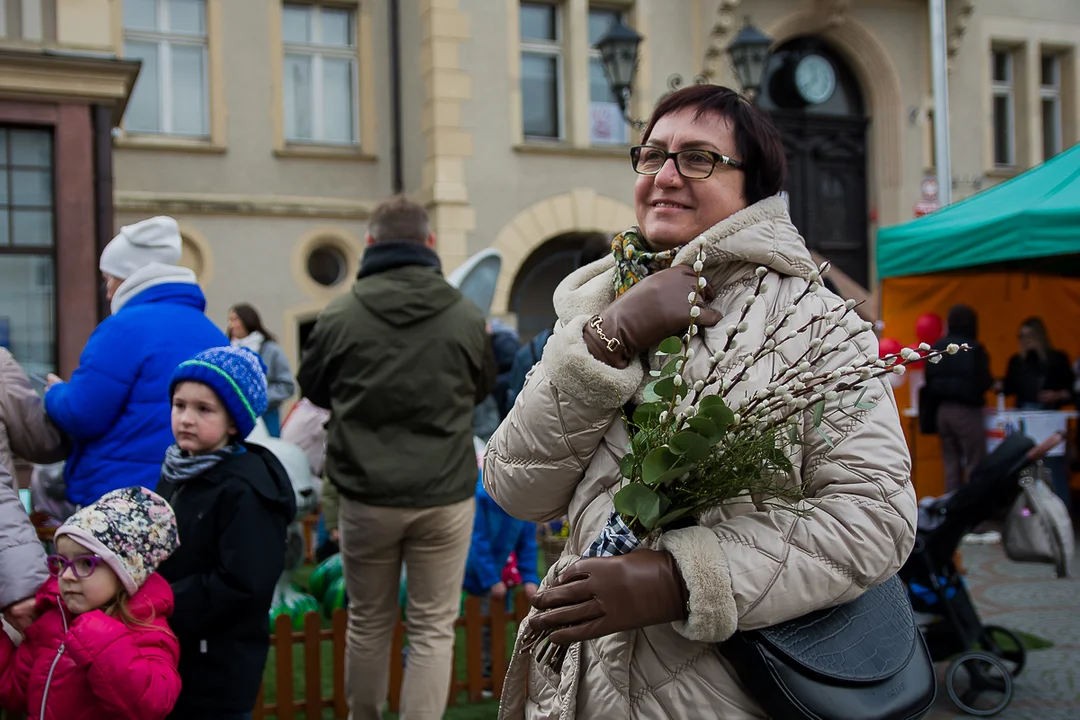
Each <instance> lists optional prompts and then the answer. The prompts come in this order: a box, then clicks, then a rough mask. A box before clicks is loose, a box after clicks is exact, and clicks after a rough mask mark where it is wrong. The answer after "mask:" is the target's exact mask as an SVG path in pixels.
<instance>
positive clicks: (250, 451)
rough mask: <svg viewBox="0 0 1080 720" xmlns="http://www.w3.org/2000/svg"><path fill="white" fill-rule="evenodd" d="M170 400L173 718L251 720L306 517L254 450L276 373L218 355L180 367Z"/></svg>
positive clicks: (281, 477)
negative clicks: (292, 527)
mask: <svg viewBox="0 0 1080 720" xmlns="http://www.w3.org/2000/svg"><path fill="white" fill-rule="evenodd" d="M169 393H170V396H171V399H172V429H173V435H174V436H175V438H176V444H175V445H172V446H171V447H170V448H169V449H168V451H167V452H166V456H165V463H164V464H163V465H162V472H161V482H160V483H159V485H158V492H159V493H160V494H161V495H162V496H163V497H165V498H166V499H167V500H169V502H170V503H172V506H173V508H174V509H175V511H176V520H177V526H178V530H179V534H180V538H181V541H180V542H181V544H180V547H179V549H178V550H177V551H176V552H175V553H174V554H173V555H172V557H170V558H169V559H168V561H166V562H165V563H163V564H162V565H161V568H160V570H159V572H160V573H161V575H162V576H163V577H164V578H165V579H166V580H168V581H169V583H170V584H171V585H172V589H173V594H174V595H175V597H176V610H175V611H174V613H173V616H172V619H171V621H170V625H171V627H172V629H173V632H175V633H176V635H177V637H178V638H179V639H180V679H181V681H182V683H183V689H182V691H181V693H180V699H179V701H178V702H177V704H176V709H175V711H174V712H173V714H172V715H170V716H169V717H170V718H174V719H176V720H181V719H186V718H193V719H194V718H199V719H200V720H225V719H226V718H228V719H229V720H233V719H235V720H240V719H241V718H250V717H251V711H252V709H253V708H254V706H255V698H256V695H257V694H258V691H259V685H260V683H261V682H262V674H263V667H264V665H265V664H266V656H267V653H268V651H269V648H270V636H269V630H268V621H267V617H268V612H269V610H270V603H271V601H272V599H273V593H274V587H275V585H276V584H277V581H278V579H279V578H280V576H281V573H282V572H283V570H284V563H285V534H286V528H287V527H288V524H289V523H290V522H292V519H293V516H294V515H295V514H296V500H295V496H294V494H293V488H292V484H291V482H290V481H289V477H288V475H287V474H286V472H285V469H284V468H283V467H282V465H281V463H280V462H278V460H277V459H276V458H275V457H274V456H273V455H272V454H271V453H270V451H269V450H266V449H265V448H262V447H259V446H257V445H249V444H247V443H244V442H243V438H245V437H247V435H248V434H249V433H250V432H251V431H252V429H253V428H254V427H255V422H256V420H257V419H258V418H259V416H260V415H261V414H262V413H263V412H265V411H266V404H267V398H266V375H265V370H264V369H263V365H262V361H261V360H260V359H259V356H258V355H256V354H255V353H253V352H251V351H250V350H248V349H246V348H232V347H220V348H212V349H210V350H207V351H205V352H202V353H199V354H198V355H196V356H195V357H194V358H192V359H191V360H188V361H186V362H183V363H181V364H180V366H179V367H177V369H176V371H175V372H174V373H173V376H172V379H171V381H170V383H169Z"/></svg>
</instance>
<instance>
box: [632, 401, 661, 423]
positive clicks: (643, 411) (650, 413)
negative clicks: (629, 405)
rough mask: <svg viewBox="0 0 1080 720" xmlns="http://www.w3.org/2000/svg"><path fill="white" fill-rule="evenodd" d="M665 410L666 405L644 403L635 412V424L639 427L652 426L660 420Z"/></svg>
mask: <svg viewBox="0 0 1080 720" xmlns="http://www.w3.org/2000/svg"><path fill="white" fill-rule="evenodd" d="M664 410H667V405H666V404H665V403H660V402H650V403H642V404H641V405H638V406H637V408H636V409H635V410H634V424H635V425H637V426H638V427H646V426H648V425H652V424H654V423H655V422H657V421H658V420H659V419H660V413H662V412H663V411H664Z"/></svg>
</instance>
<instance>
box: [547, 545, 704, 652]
mask: <svg viewBox="0 0 1080 720" xmlns="http://www.w3.org/2000/svg"><path fill="white" fill-rule="evenodd" d="M689 595H690V593H689V591H688V590H687V589H686V584H685V583H684V582H683V579H682V575H681V574H679V568H678V566H677V565H676V564H675V558H673V557H672V556H671V553H668V552H660V551H656V550H647V549H644V548H642V549H638V550H634V551H633V552H631V553H629V554H627V555H620V556H617V557H599V558H582V559H581V560H578V561H576V562H575V563H573V564H572V565H570V566H569V567H567V568H566V569H565V570H563V572H562V573H561V574H560V575H559V577H557V578H556V579H555V581H554V582H552V583H551V585H550V586H549V587H547V588H545V589H543V590H541V591H540V592H538V593H536V595H535V596H534V597H533V600H532V605H533V607H534V608H536V609H537V610H541V611H543V612H540V613H538V614H536V615H534V616H532V617H531V618H529V627H530V628H531V629H532V630H534V631H536V632H542V631H545V630H554V631H555V632H553V633H552V634H551V638H550V639H551V641H552V642H553V643H555V644H556V645H570V644H571V643H576V642H581V641H582V640H591V639H593V638H598V637H603V636H605V635H611V634H612V633H617V632H622V631H624V630H636V629H638V628H643V627H649V626H650V625H662V624H664V623H670V622H675V621H676V620H683V619H685V618H686V616H687V607H688V605H687V603H688V601H689Z"/></svg>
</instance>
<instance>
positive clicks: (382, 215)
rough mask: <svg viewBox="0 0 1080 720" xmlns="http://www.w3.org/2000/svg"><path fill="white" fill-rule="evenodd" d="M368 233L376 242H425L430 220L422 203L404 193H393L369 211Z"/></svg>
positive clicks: (429, 229) (429, 230)
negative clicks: (371, 211) (415, 201)
mask: <svg viewBox="0 0 1080 720" xmlns="http://www.w3.org/2000/svg"><path fill="white" fill-rule="evenodd" d="M368 235H370V236H371V239H372V240H374V241H375V242H376V243H382V242H417V243H422V242H427V239H428V236H429V235H431V220H430V219H429V218H428V214H427V210H425V209H424V207H423V206H422V205H420V204H418V203H414V202H413V201H412V200H409V199H408V198H407V197H405V196H404V195H395V196H394V197H392V198H390V199H389V200H385V201H384V202H382V203H380V204H379V206H378V207H377V208H375V212H373V213H371V217H370V218H368Z"/></svg>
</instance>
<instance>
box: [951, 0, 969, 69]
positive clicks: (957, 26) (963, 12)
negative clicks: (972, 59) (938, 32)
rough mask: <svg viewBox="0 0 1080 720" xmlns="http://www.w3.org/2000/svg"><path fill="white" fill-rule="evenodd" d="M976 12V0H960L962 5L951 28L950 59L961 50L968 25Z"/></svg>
mask: <svg viewBox="0 0 1080 720" xmlns="http://www.w3.org/2000/svg"><path fill="white" fill-rule="evenodd" d="M974 14H975V0H960V7H959V8H957V11H956V17H954V18H953V23H952V28H950V30H949V59H950V60H952V58H953V56H954V55H956V53H957V52H958V51H959V50H960V46H961V45H962V44H963V42H964V35H965V34H966V33H967V27H968V25H969V24H970V23H971V16H972V15H974Z"/></svg>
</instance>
